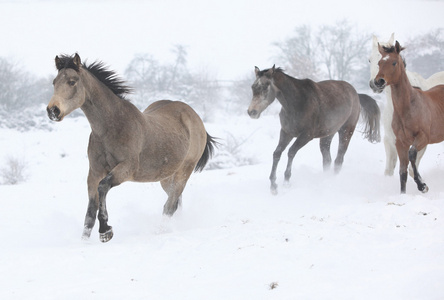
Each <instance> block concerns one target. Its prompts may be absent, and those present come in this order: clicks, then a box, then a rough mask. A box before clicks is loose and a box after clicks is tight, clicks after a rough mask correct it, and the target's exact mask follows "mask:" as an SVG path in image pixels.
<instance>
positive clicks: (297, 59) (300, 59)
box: [273, 25, 319, 79]
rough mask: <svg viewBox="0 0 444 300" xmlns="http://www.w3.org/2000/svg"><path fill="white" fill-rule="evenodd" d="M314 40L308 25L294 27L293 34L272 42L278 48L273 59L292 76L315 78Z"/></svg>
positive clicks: (316, 74) (317, 71)
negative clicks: (283, 39)
mask: <svg viewBox="0 0 444 300" xmlns="http://www.w3.org/2000/svg"><path fill="white" fill-rule="evenodd" d="M314 42H315V41H314V40H313V37H312V34H311V27H310V26H308V25H302V26H299V27H296V28H295V30H294V36H292V37H290V38H288V39H286V40H285V41H283V42H276V43H274V44H273V45H274V46H276V47H277V48H278V54H277V55H276V56H275V58H274V59H275V60H276V62H278V65H279V66H281V67H283V68H284V69H285V70H286V71H287V72H288V73H289V74H291V75H292V76H294V77H297V78H312V79H316V78H317V77H318V75H319V74H318V73H319V70H318V67H317V63H316V60H315V58H316V52H315V50H316V47H315V46H314Z"/></svg>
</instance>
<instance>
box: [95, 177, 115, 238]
mask: <svg viewBox="0 0 444 300" xmlns="http://www.w3.org/2000/svg"><path fill="white" fill-rule="evenodd" d="M112 179H113V175H112V174H111V173H110V174H108V175H106V177H105V178H103V179H102V180H101V181H100V183H99V188H98V191H99V215H98V219H99V233H100V241H101V242H103V243H105V242H108V241H109V240H110V239H112V237H113V235H114V234H113V229H112V227H111V226H109V225H108V211H107V210H106V195H107V194H108V192H109V190H110V189H111V188H112V187H113V185H112Z"/></svg>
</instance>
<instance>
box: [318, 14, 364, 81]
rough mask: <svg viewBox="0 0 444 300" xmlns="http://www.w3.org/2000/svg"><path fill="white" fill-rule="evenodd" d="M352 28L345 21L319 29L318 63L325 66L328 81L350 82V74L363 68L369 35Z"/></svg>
mask: <svg viewBox="0 0 444 300" xmlns="http://www.w3.org/2000/svg"><path fill="white" fill-rule="evenodd" d="M354 28H355V27H353V26H352V25H351V24H350V23H349V22H348V21H347V20H343V21H340V22H338V23H336V25H334V26H327V25H325V26H322V27H321V28H320V31H319V33H318V38H317V45H318V48H319V61H320V62H321V63H322V64H323V65H324V66H325V68H326V71H327V76H328V78H329V79H337V80H347V81H351V79H352V73H353V72H354V71H356V70H358V69H361V68H363V67H364V66H365V61H366V60H365V59H364V57H366V55H367V52H368V51H367V47H368V40H369V38H368V37H369V35H368V34H362V33H359V32H357V31H356V30H354Z"/></svg>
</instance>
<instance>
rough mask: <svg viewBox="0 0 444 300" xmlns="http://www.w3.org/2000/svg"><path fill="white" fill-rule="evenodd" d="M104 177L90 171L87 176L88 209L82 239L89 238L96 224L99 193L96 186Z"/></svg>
mask: <svg viewBox="0 0 444 300" xmlns="http://www.w3.org/2000/svg"><path fill="white" fill-rule="evenodd" d="M103 176H105V175H97V174H95V173H94V172H93V171H92V170H90V171H89V174H88V197H89V202H88V208H87V210H86V216H85V223H84V228H83V234H82V239H84V240H87V239H89V237H90V236H91V230H92V229H93V227H94V224H95V223H96V218H97V211H98V210H99V192H98V186H99V182H100V178H103Z"/></svg>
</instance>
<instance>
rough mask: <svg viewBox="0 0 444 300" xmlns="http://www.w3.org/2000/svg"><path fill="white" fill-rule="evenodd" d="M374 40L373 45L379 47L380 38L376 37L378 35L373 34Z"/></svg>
mask: <svg viewBox="0 0 444 300" xmlns="http://www.w3.org/2000/svg"><path fill="white" fill-rule="evenodd" d="M372 42H373V47H377V46H378V44H379V43H378V38H377V37H376V35H373V39H372Z"/></svg>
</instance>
